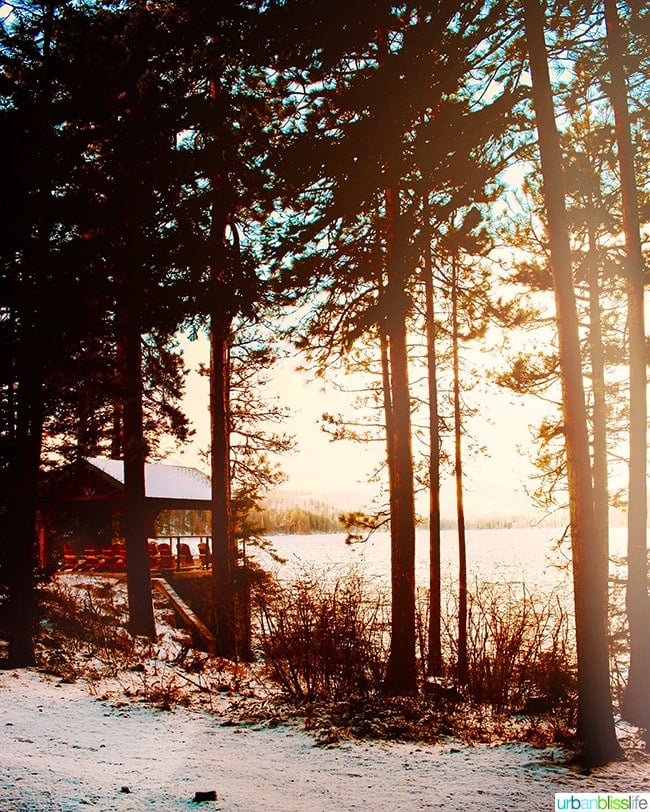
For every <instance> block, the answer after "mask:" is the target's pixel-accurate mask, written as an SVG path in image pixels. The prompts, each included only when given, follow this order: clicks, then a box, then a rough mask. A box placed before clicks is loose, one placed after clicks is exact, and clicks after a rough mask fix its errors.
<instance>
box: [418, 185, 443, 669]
mask: <svg viewBox="0 0 650 812" xmlns="http://www.w3.org/2000/svg"><path fill="white" fill-rule="evenodd" d="M428 203H429V201H428V192H427V193H425V205H424V211H423V213H422V216H423V218H424V232H425V235H424V269H423V272H424V296H425V299H426V303H425V307H426V311H425V312H426V316H425V318H426V335H427V392H428V397H429V630H428V639H427V674H428V675H429V676H435V675H439V674H441V673H442V636H441V629H442V588H441V577H442V570H441V563H440V547H441V542H440V533H441V521H440V425H439V414H438V379H437V375H438V369H437V366H438V365H437V356H436V317H435V301H434V296H435V293H434V288H433V270H432V268H431V234H430V219H429V218H430V213H429V205H428Z"/></svg>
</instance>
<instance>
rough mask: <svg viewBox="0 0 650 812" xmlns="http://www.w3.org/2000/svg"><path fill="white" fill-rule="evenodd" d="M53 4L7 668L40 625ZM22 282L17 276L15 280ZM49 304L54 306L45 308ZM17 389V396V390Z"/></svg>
mask: <svg viewBox="0 0 650 812" xmlns="http://www.w3.org/2000/svg"><path fill="white" fill-rule="evenodd" d="M55 6H56V3H55V2H53V1H52V0H48V2H46V3H44V4H43V6H42V13H43V40H42V67H41V76H40V88H39V97H40V98H39V108H40V109H39V122H38V124H39V127H40V150H39V153H38V155H36V156H35V162H36V164H37V167H38V183H39V188H38V221H37V223H36V227H37V231H36V243H35V245H34V247H33V250H30V248H28V247H26V249H25V256H24V257H23V267H22V268H21V269H20V273H19V276H20V278H19V279H18V278H17V279H16V287H17V288H18V289H20V294H19V303H18V307H17V309H16V312H15V313H14V314H13V315H14V319H15V320H14V330H15V333H14V335H15V337H16V347H15V352H16V355H15V359H14V362H15V367H14V372H15V375H14V377H13V380H12V381H11V383H10V387H11V389H12V394H11V397H12V398H14V407H15V413H14V414H11V415H10V421H11V439H12V448H10V460H9V465H8V473H9V481H8V483H7V488H8V504H7V510H8V516H9V521H8V525H9V526H8V531H9V532H8V537H7V539H6V544H7V546H8V549H7V555H8V559H7V570H8V571H7V576H8V577H7V581H8V584H7V586H8V590H9V596H8V607H7V608H8V620H9V627H8V636H9V663H8V664H9V666H10V667H16V668H21V667H24V666H30V665H33V664H34V660H35V652H34V641H33V632H34V624H35V622H36V617H37V603H36V592H35V569H36V565H37V561H38V552H37V550H38V540H37V528H36V523H37V510H38V479H39V470H40V462H41V446H42V440H43V415H44V393H43V385H44V375H45V368H44V365H45V361H44V357H45V355H46V353H47V347H46V342H47V337H46V335H45V334H44V331H43V323H44V321H46V320H45V317H44V313H43V310H44V307H43V303H42V301H41V296H40V293H39V291H38V286H39V282H40V281H42V280H43V279H46V278H47V277H48V276H49V275H50V273H51V268H50V259H51V256H50V254H51V245H50V241H51V195H52V180H51V175H52V166H51V162H52V154H51V152H52V150H51V146H52V132H51V126H52V125H51V103H52V79H51V52H52V35H53V30H54V14H55ZM17 276H18V274H17ZM48 304H49V303H48ZM14 386H15V388H14Z"/></svg>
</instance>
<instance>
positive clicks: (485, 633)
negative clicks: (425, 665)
mask: <svg viewBox="0 0 650 812" xmlns="http://www.w3.org/2000/svg"><path fill="white" fill-rule="evenodd" d="M457 633H458V609H457V603H456V599H455V593H452V592H450V593H449V599H448V603H447V607H446V611H445V613H444V621H443V635H444V640H443V648H444V649H445V650H446V662H447V668H446V672H447V676H449V677H450V678H452V679H453V678H454V677H455V671H456V662H457V656H458V655H457ZM467 654H468V666H469V668H468V682H467V685H465V686H463V693H464V695H465V697H466V698H467V699H470V700H472V701H473V702H476V703H478V704H486V705H489V706H490V707H491V708H493V709H494V710H496V711H499V712H507V713H516V712H524V713H527V714H530V715H539V714H543V713H551V712H553V713H556V714H557V712H558V711H560V710H564V711H565V712H566V713H569V712H570V709H571V708H572V707H573V705H574V699H575V658H574V654H573V650H572V646H571V643H570V631H569V619H568V614H567V611H566V609H565V608H564V606H563V602H562V600H561V598H560V596H559V595H558V594H556V593H551V594H550V595H544V596H542V595H538V594H534V593H532V592H531V591H530V590H528V589H527V588H526V587H525V586H524V585H523V584H493V583H485V584H478V583H477V584H475V586H474V589H473V590H471V591H470V593H469V595H468V618H467Z"/></svg>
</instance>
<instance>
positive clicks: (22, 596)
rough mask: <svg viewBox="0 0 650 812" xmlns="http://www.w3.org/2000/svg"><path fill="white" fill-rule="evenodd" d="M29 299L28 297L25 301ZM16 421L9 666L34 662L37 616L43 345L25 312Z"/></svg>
mask: <svg viewBox="0 0 650 812" xmlns="http://www.w3.org/2000/svg"><path fill="white" fill-rule="evenodd" d="M25 304H26V302H25ZM18 329H19V331H20V333H21V334H22V335H21V338H20V339H19V343H20V348H19V352H18V363H17V369H16V372H17V380H18V392H17V397H16V423H15V430H14V443H13V448H12V450H11V453H12V457H13V459H12V460H11V461H10V465H9V483H8V485H9V500H8V502H9V503H8V512H9V516H10V517H11V518H10V522H9V533H8V538H7V545H8V550H7V553H8V560H7V575H8V578H7V581H8V584H7V585H8V589H9V600H8V620H9V624H8V636H9V662H8V665H9V667H11V668H22V667H25V666H30V665H34V643H33V637H32V635H33V632H34V624H35V622H36V616H37V609H36V593H35V579H34V575H35V568H36V562H37V533H36V519H37V492H38V475H39V467H40V458H41V441H42V432H43V386H42V374H41V373H42V364H41V361H42V359H41V353H42V348H41V347H39V346H38V335H39V330H38V326H37V324H36V323H34V322H31V320H30V318H29V316H28V315H27V313H25V314H24V319H23V320H22V322H21V324H20V325H19V328H18Z"/></svg>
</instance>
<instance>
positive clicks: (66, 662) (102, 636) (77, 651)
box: [40, 580, 137, 681]
mask: <svg viewBox="0 0 650 812" xmlns="http://www.w3.org/2000/svg"><path fill="white" fill-rule="evenodd" d="M41 601H42V602H43V604H46V605H47V615H48V618H49V619H48V620H47V621H44V622H43V623H42V626H41V635H40V642H41V656H40V659H41V661H42V663H43V665H44V666H45V667H46V668H48V669H49V670H51V671H53V672H55V673H58V674H60V676H61V677H63V678H64V679H66V680H69V681H73V680H75V679H77V678H78V677H79V676H80V675H81V674H84V675H85V676H89V675H91V673H90V672H91V671H92V669H91V667H90V665H89V663H90V661H91V660H92V659H96V661H97V662H101V664H102V670H103V671H104V673H105V674H106V673H111V674H117V673H118V672H119V671H120V669H121V668H124V667H125V666H126V667H128V665H129V664H131V663H132V662H133V661H134V658H135V657H136V656H137V655H136V651H135V641H134V640H133V638H132V637H131V635H130V634H129V633H128V632H127V631H126V628H125V626H126V614H125V612H126V606H125V605H123V604H121V603H119V602H118V601H117V599H116V596H115V590H114V585H113V583H112V582H111V581H109V580H107V581H106V582H102V583H98V582H96V581H95V582H92V583H88V584H86V585H84V586H83V587H76V588H74V589H71V588H70V587H68V586H67V585H65V584H64V583H61V582H60V581H58V580H54V581H52V582H51V583H50V584H49V585H48V587H47V590H43V591H42V593H41ZM64 639H67V640H72V641H73V646H72V647H71V646H70V645H69V644H67V645H64V644H63V640H64Z"/></svg>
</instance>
